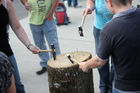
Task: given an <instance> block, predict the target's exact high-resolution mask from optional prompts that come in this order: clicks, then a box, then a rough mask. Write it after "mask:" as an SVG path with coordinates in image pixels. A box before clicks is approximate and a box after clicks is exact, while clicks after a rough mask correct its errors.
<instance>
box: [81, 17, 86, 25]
mask: <svg viewBox="0 0 140 93" xmlns="http://www.w3.org/2000/svg"><path fill="white" fill-rule="evenodd" d="M85 18H86V15H84V16H83V17H82V22H81V27H83V24H84V22H85Z"/></svg>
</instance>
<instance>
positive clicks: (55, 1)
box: [48, 0, 59, 15]
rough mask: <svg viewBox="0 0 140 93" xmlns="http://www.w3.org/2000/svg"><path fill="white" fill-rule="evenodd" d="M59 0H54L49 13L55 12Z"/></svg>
mask: <svg viewBox="0 0 140 93" xmlns="http://www.w3.org/2000/svg"><path fill="white" fill-rule="evenodd" d="M58 3H59V0H52V7H51V9H50V11H49V13H48V14H49V15H53V13H54V12H55V9H56V7H57V6H58Z"/></svg>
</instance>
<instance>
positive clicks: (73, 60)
mask: <svg viewBox="0 0 140 93" xmlns="http://www.w3.org/2000/svg"><path fill="white" fill-rule="evenodd" d="M67 57H68V59H69V60H70V62H71V63H72V64H74V62H76V63H77V64H79V63H80V62H79V61H77V60H75V59H73V58H71V56H70V54H67Z"/></svg>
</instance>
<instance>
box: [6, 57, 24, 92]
mask: <svg viewBox="0 0 140 93" xmlns="http://www.w3.org/2000/svg"><path fill="white" fill-rule="evenodd" d="M9 59H10V61H11V62H12V64H13V65H14V78H15V85H16V91H17V93H25V89H24V85H23V84H22V83H21V80H20V75H19V71H18V66H17V62H16V59H15V57H14V55H12V56H9Z"/></svg>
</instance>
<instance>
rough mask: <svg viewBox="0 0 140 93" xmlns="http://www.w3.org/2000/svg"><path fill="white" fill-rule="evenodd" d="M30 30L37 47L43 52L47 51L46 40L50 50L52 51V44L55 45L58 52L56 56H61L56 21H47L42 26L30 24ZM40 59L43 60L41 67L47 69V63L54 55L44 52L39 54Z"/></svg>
mask: <svg viewBox="0 0 140 93" xmlns="http://www.w3.org/2000/svg"><path fill="white" fill-rule="evenodd" d="M30 28H31V31H32V35H33V39H34V42H35V45H36V46H38V47H39V48H40V49H42V50H47V47H46V42H45V38H46V40H47V43H48V46H49V48H50V49H51V44H54V46H55V48H56V50H57V52H56V55H58V54H60V48H59V43H58V36H57V30H56V24H55V21H54V20H52V21H47V20H45V21H44V22H43V24H42V25H33V24H30ZM44 36H45V37H44ZM39 57H40V59H41V61H40V65H41V66H42V67H46V64H47V62H48V60H49V59H50V58H51V57H52V55H49V53H48V52H42V53H39Z"/></svg>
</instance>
